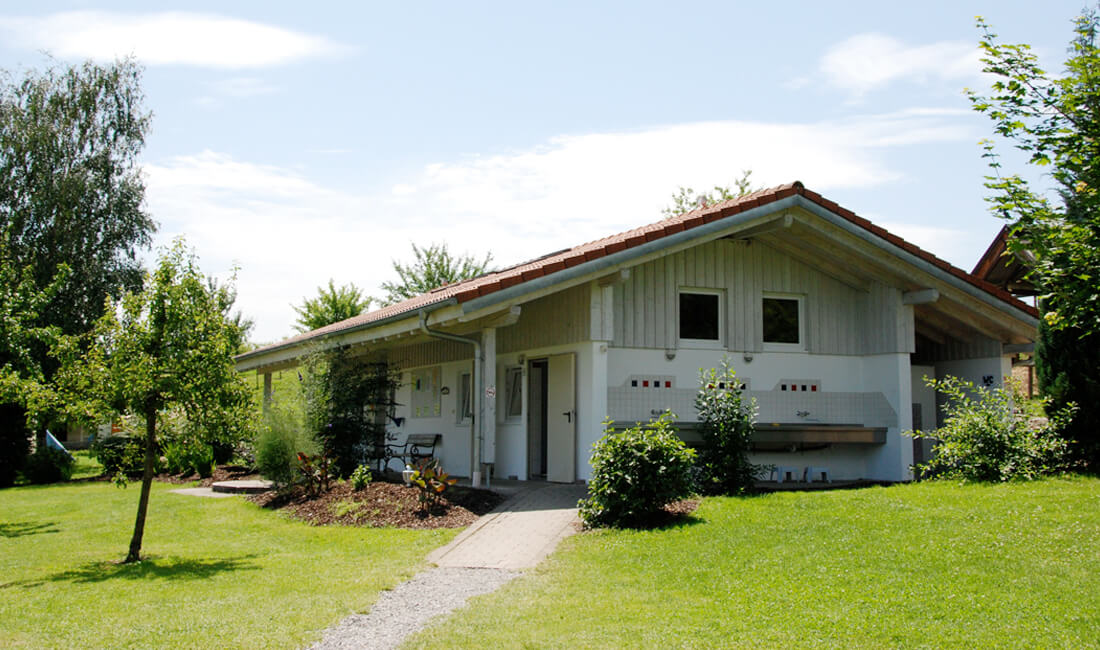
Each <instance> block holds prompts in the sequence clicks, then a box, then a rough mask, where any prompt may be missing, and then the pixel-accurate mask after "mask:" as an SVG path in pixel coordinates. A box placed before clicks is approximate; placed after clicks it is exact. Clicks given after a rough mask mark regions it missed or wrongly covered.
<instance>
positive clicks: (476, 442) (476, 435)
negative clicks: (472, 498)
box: [420, 310, 483, 488]
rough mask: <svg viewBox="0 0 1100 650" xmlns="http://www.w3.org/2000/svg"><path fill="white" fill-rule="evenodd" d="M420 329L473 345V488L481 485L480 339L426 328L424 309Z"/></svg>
mask: <svg viewBox="0 0 1100 650" xmlns="http://www.w3.org/2000/svg"><path fill="white" fill-rule="evenodd" d="M420 331H421V332H424V333H425V334H427V335H428V336H431V337H433V338H437V339H443V340H445V341H455V342H457V343H465V344H467V345H472V346H474V376H473V378H472V381H471V382H470V383H471V386H470V392H471V393H473V404H471V405H470V408H471V410H472V411H473V418H474V423H473V426H471V427H470V436H471V437H472V438H473V448H474V466H473V467H472V468H470V485H472V486H473V487H475V488H476V487H481V438H482V425H481V399H482V397H481V393H482V390H483V389H482V386H481V375H482V367H481V366H482V357H481V341H479V340H477V339H474V338H469V337H466V336H459V335H457V334H448V333H447V332H439V331H437V330H433V329H428V314H427V312H425V311H424V310H421V311H420Z"/></svg>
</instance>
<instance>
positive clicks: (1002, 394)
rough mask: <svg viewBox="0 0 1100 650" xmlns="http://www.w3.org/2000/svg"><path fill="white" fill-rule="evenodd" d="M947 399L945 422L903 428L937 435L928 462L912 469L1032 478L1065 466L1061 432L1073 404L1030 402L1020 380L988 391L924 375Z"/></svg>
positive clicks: (923, 472)
mask: <svg viewBox="0 0 1100 650" xmlns="http://www.w3.org/2000/svg"><path fill="white" fill-rule="evenodd" d="M926 382H927V384H928V385H929V386H931V387H932V388H934V389H936V390H937V391H939V392H940V393H941V394H942V395H943V396H944V397H945V398H946V399H947V403H946V404H944V406H943V411H944V416H945V417H944V426H943V427H941V428H939V429H935V430H933V431H907V432H906V434H907V435H909V436H912V437H914V438H935V439H937V441H938V442H937V444H936V446H935V448H934V453H933V456H932V460H930V461H928V462H927V463H925V464H923V465H918V466H917V467H916V469H917V472H918V475H922V476H930V477H943V478H957V479H964V480H969V481H1010V480H1031V479H1035V478H1038V477H1040V476H1042V475H1044V474H1052V473H1055V472H1058V471H1061V470H1062V469H1064V468H1065V459H1066V452H1067V449H1068V444H1069V443H1068V442H1067V441H1066V440H1065V439H1064V438H1062V437H1061V435H1060V433H1059V432H1060V431H1061V430H1062V428H1063V427H1064V426H1065V425H1066V423H1067V422H1069V420H1070V418H1071V417H1072V416H1073V409H1074V407H1073V406H1072V405H1070V406H1069V407H1068V408H1064V409H1061V410H1059V411H1056V412H1054V413H1053V414H1052V415H1051V416H1050V417H1049V418H1047V417H1046V416H1045V415H1044V411H1043V409H1044V408H1045V406H1046V405H1047V404H1048V400H1046V399H1042V400H1029V399H1027V398H1025V397H1024V396H1023V395H1022V394H1021V393H1020V390H1019V383H1018V382H1014V381H1009V383H1008V387H1007V388H995V389H989V388H986V387H984V386H975V385H974V384H973V383H972V382H969V381H965V380H963V379H959V378H958V377H947V378H946V379H939V380H937V379H926Z"/></svg>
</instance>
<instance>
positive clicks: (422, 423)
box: [388, 361, 472, 476]
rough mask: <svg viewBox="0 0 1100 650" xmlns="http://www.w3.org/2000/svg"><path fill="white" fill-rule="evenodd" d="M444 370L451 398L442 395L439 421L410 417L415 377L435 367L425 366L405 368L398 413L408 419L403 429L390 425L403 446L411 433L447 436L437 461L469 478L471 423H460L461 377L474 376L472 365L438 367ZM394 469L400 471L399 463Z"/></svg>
mask: <svg viewBox="0 0 1100 650" xmlns="http://www.w3.org/2000/svg"><path fill="white" fill-rule="evenodd" d="M436 365H437V366H438V367H439V368H440V382H441V385H442V386H443V387H446V388H447V389H448V391H447V392H448V394H447V395H440V414H439V417H417V418H414V417H410V416H411V404H412V384H411V382H412V379H411V378H412V373H413V371H415V370H419V369H421V368H431V367H435V366H422V367H417V368H404V369H402V371H401V384H400V386H398V389H397V394H396V401H397V403H398V404H399V406H398V407H397V408H396V409H395V415H396V417H401V418H405V420H404V422H403V424H402V426H400V427H397V426H394V425H393V423H392V422H391V423H389V427H388V428H389V430H390V431H392V432H393V433H395V434H397V441H396V442H397V443H402V442H404V440H405V437H406V436H407V435H408V434H411V433H441V434H443V440H442V448H441V449H439V448H437V449H436V457H437V458H439V459H440V462H441V463H442V464H443V469H445V470H447V471H448V472H450V473H451V474H453V475H455V476H469V472H470V460H471V453H472V449H471V444H470V443H471V438H470V422H469V420H467V421H465V422H460V421H459V419H458V399H459V392H460V391H459V377H460V375H461V374H462V373H464V372H472V370H471V368H472V365H471V362H469V361H460V362H456V363H444V364H436ZM390 467H391V469H392V468H396V467H397V463H396V461H395V462H393V463H392V464H391V465H390Z"/></svg>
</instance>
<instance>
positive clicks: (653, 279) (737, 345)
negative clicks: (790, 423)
mask: <svg viewBox="0 0 1100 650" xmlns="http://www.w3.org/2000/svg"><path fill="white" fill-rule="evenodd" d="M680 288H694V289H719V290H723V291H724V293H725V305H724V309H725V318H726V331H725V337H726V339H725V340H726V346H725V347H726V348H728V349H730V350H737V351H760V350H762V349H763V334H762V333H761V332H760V323H761V320H762V314H761V309H762V297H763V294H764V293H770V292H774V293H788V294H795V295H803V296H805V298H804V301H803V319H804V320H805V335H806V349H807V351H809V352H813V353H818V354H839V355H860V354H874V353H882V352H908V351H910V350H909V348H910V347H911V344H912V343H911V342H912V317H911V312H912V310H911V309H905V308H903V307H902V305H901V292H900V290H898V289H896V288H894V287H890V286H887V285H883V284H876V283H871V290H870V291H869V292H864V291H859V290H857V289H853V288H852V287H849V286H848V285H846V284H844V283H842V282H840V281H838V280H835V279H833V278H832V277H830V276H828V275H826V274H824V273H822V272H821V271H818V270H817V269H815V268H813V267H811V266H809V265H806V264H803V263H801V262H799V261H797V260H795V259H793V258H791V257H789V256H788V255H786V254H784V253H781V252H780V251H778V250H776V249H774V248H771V247H769V246H767V245H766V244H763V243H761V242H759V241H753V242H751V243H746V242H743V241H735V240H729V239H719V240H715V241H712V242H708V243H705V244H700V245H699V246H696V247H693V248H690V249H687V250H684V251H681V252H678V253H674V254H672V255H668V256H666V257H663V258H660V259H657V260H653V261H651V262H647V263H645V264H642V265H639V266H637V267H634V268H633V269H631V273H630V277H629V279H627V280H626V281H625V282H624V283H622V284H621V285H618V286H616V287H615V299H614V338H613V344H614V345H615V346H617V347H633V348H656V349H673V348H676V347H678V338H679V337H678V331H677V318H678V311H679V309H678V298H677V296H678V290H679V289H680ZM907 314H908V316H906V315H907Z"/></svg>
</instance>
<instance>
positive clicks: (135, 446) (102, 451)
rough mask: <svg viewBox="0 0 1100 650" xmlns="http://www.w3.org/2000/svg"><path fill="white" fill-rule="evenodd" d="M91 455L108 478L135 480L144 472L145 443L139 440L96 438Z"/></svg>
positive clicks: (114, 437) (111, 437) (124, 437)
mask: <svg viewBox="0 0 1100 650" xmlns="http://www.w3.org/2000/svg"><path fill="white" fill-rule="evenodd" d="M92 454H93V455H94V456H95V457H96V460H98V461H99V464H100V465H103V473H104V474H106V475H108V476H113V477H119V478H131V479H136V478H141V475H142V474H143V473H144V471H145V443H144V441H143V440H142V439H141V438H132V437H130V436H109V437H106V438H97V439H96V441H95V442H93V443H92Z"/></svg>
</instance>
